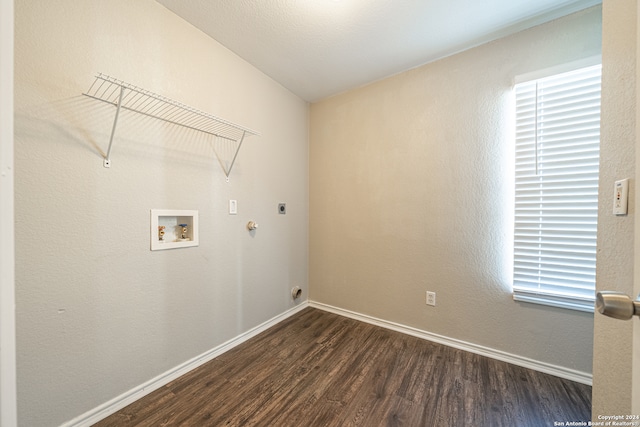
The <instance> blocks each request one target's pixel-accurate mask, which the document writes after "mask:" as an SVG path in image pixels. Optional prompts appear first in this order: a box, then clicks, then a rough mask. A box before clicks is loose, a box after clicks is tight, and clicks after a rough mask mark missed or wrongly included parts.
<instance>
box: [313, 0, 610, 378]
mask: <svg viewBox="0 0 640 427" xmlns="http://www.w3.org/2000/svg"><path fill="white" fill-rule="evenodd" d="M600 48H601V10H600V8H599V7H595V8H591V9H588V10H586V11H583V12H580V13H577V14H574V15H571V16H569V17H565V18H562V19H559V20H556V21H553V22H550V23H548V24H545V25H542V26H539V27H536V28H533V29H530V30H527V31H524V32H521V33H518V34H516V35H513V36H510V37H506V38H504V39H501V40H497V41H495V42H492V43H489V44H486V45H483V46H480V47H477V48H474V49H471V50H468V51H466V52H463V53H460V54H458V55H455V56H452V57H449V58H447V59H443V60H441V61H437V62H435V63H432V64H428V65H425V66H423V67H420V68H417V69H414V70H410V71H408V72H405V73H402V74H399V75H397V76H394V77H391V78H388V79H385V80H382V81H379V82H376V83H374V84H371V85H368V86H366V87H362V88H359V89H356V90H352V91H349V92H347V93H344V94H341V95H338V96H335V97H332V98H329V99H326V100H324V101H321V102H319V103H316V104H313V105H312V106H311V122H310V124H311V133H310V265H309V282H310V288H311V289H310V290H311V295H310V299H311V300H313V301H318V302H320V303H324V304H329V305H332V306H335V307H339V308H343V309H347V310H352V311H355V312H358V313H362V314H366V315H370V316H374V317H377V318H381V319H385V320H388V321H392V322H397V323H400V324H404V325H407V326H411V327H415V328H418V329H421V330H424V331H428V332H432V333H436V334H441V335H444V336H447V337H451V338H455V339H458V340H463V341H466V342H469V343H474V344H478V345H482V346H486V347H490V348H493V349H497V350H501V351H505V352H508V353H511V354H515V355H519V356H523V357H528V358H531V359H534V360H537V361H542V362H546V363H550V364H553V365H557V366H561V367H565V368H569V369H575V370H578V371H581V372H591V367H592V357H591V355H592V345H593V315H592V314H587V313H579V312H573V311H567V310H563V309H557V308H550V307H544V306H540V305H532V304H526V303H516V302H514V301H513V300H512V297H511V268H512V264H511V261H510V253H511V246H512V244H511V236H512V221H511V218H512V203H513V184H512V182H513V171H512V166H511V164H512V161H513V160H512V156H513V148H512V144H513V142H512V141H513V137H512V135H513V126H512V124H511V113H510V111H511V108H512V107H513V100H512V96H511V89H512V83H513V79H514V77H515V76H517V75H520V74H524V73H528V72H532V71H537V70H540V69H544V68H548V67H552V66H554V65H558V64H562V63H565V62H568V61H572V60H578V59H581V58H585V57H589V56H592V55H596V54H599V53H600ZM427 290H430V291H435V292H436V293H437V306H436V307H428V306H426V305H425V291H427Z"/></svg>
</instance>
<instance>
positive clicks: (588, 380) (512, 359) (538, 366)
mask: <svg viewBox="0 0 640 427" xmlns="http://www.w3.org/2000/svg"><path fill="white" fill-rule="evenodd" d="M309 306H310V307H315V308H317V309H320V310H324V311H328V312H331V313H334V314H338V315H341V316H345V317H349V318H352V319H355V320H359V321H362V322H366V323H370V324H372V325H376V326H381V327H383V328H386V329H391V330H393V331H396V332H401V333H403V334H407V335H411V336H414V337H418V338H422V339H425V340H428V341H433V342H436V343H438V344H443V345H446V346H449V347H453V348H457V349H459V350H464V351H468V352H470V353H475V354H479V355H482V356H486V357H490V358H492V359H496V360H501V361H503V362H507V363H511V364H513V365H517V366H522V367H523V368H528V369H533V370H534V371H538V372H543V373H545V374H550V375H554V376H556V377H560V378H565V379H568V380H571V381H575V382H578V383H581V384H587V385H592V384H593V376H592V374H590V373H588V372H582V371H577V370H574V369H569V368H565V367H563V366H557V365H552V364H550V363H545V362H540V361H538V360H533V359H529V358H527V357H522V356H518V355H515V354H510V353H507V352H504V351H501V350H496V349H493V348H489V347H484V346H481V345H477V344H473V343H468V342H465V341H461V340H457V339H454V338H449V337H445V336H443V335H438V334H433V333H431V332H426V331H423V330H420V329H417V328H413V327H410V326H405V325H401V324H399V323H394V322H389V321H387V320H382V319H378V318H375V317H372V316H368V315H365V314H360V313H356V312H353V311H350V310H344V309H342V308H338V307H334V306H331V305H327V304H323V303H319V302H315V301H309Z"/></svg>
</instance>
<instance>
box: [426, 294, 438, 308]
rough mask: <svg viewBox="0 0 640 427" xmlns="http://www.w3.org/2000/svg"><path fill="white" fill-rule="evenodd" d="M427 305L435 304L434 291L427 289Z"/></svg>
mask: <svg viewBox="0 0 640 427" xmlns="http://www.w3.org/2000/svg"><path fill="white" fill-rule="evenodd" d="M427 305H433V306H435V305H436V293H435V292H429V291H427Z"/></svg>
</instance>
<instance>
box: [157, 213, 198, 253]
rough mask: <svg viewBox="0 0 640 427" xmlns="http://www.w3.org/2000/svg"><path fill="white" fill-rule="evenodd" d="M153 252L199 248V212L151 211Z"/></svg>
mask: <svg viewBox="0 0 640 427" xmlns="http://www.w3.org/2000/svg"><path fill="white" fill-rule="evenodd" d="M150 234H151V250H152V251H159V250H163V249H177V248H188V247H191V246H198V244H199V241H198V211H196V210H178V209H151V229H150Z"/></svg>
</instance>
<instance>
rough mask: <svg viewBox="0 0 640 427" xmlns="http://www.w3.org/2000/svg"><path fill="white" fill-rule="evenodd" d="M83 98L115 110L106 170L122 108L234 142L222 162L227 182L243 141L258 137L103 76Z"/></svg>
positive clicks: (109, 164)
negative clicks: (230, 155) (232, 151)
mask: <svg viewBox="0 0 640 427" xmlns="http://www.w3.org/2000/svg"><path fill="white" fill-rule="evenodd" d="M83 95H85V96H87V97H89V98H92V99H95V100H98V101H102V102H106V103H107V104H111V105H113V106H115V107H116V114H115V118H114V120H113V128H112V130H111V137H110V139H109V147H108V149H107V153H106V155H105V157H104V163H103V165H104V167H106V168H108V167H110V166H111V148H112V146H113V137H114V135H115V131H116V127H117V125H118V117H119V116H120V111H121V110H123V109H124V110H128V111H132V112H135V113H139V114H143V115H145V116H148V117H153V118H155V119H158V120H162V121H164V122H167V123H170V124H173V125H176V126H181V127H183V128H187V129H191V130H195V131H198V132H202V133H205V134H208V135H211V136H213V137H215V138H219V139H222V140H225V141H229V142H231V143H234V144H235V150H234V151H235V152H234V153H233V155H232V159H230V162H229V164H228V166H227V167H225V165H224V164H222V161H221V165H222V168H223V170H224V173H225V175H226V176H227V179H228V178H229V174H230V173H231V169H232V168H233V164H234V163H235V161H236V157H237V156H238V152H239V151H240V147H241V146H242V142H243V141H244V138H245V137H247V136H251V135H259V133H258V132H256V131H253V130H251V129H249V128H246V127H243V126H240V125H237V124H235V123H231V122H229V121H227V120H224V119H221V118H220V117H216V116H214V115H212V114H209V113H205V112H204V111H200V110H198V109H195V108H193V107H190V106H188V105H185V104H182V103H180V102H177V101H174V100H173V99H169V98H166V97H164V96H162V95H158V94H157V93H153V92H150V91H148V90H145V89H142V88H140V87H138V86H135V85H132V84H130V83H127V82H124V81H122V80H118V79H115V78H113V77H110V76H108V75H106V74H102V73H99V74H98V75H97V76H95V79H94V81H93V84H92V85H91V86H90V87H89V90H87V91H86V92H85V93H83ZM219 160H220V159H219Z"/></svg>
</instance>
